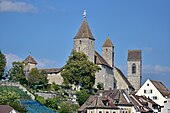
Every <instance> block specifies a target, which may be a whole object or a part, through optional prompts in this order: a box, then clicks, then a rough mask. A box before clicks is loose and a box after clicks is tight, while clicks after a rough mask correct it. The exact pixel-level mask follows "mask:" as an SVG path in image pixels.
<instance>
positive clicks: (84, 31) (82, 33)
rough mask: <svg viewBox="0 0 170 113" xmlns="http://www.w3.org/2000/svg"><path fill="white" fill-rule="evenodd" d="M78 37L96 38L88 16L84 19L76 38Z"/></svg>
mask: <svg viewBox="0 0 170 113" xmlns="http://www.w3.org/2000/svg"><path fill="white" fill-rule="evenodd" d="M78 38H89V39H92V40H95V39H94V37H93V35H92V32H91V30H90V27H89V25H88V23H87V20H86V18H84V20H83V22H82V24H81V26H80V29H79V31H78V33H77V34H76V36H75V38H74V39H78Z"/></svg>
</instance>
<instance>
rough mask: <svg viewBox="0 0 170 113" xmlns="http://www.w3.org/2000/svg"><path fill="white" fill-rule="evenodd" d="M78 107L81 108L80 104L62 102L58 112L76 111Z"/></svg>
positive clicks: (68, 112)
mask: <svg viewBox="0 0 170 113" xmlns="http://www.w3.org/2000/svg"><path fill="white" fill-rule="evenodd" d="M78 108H79V106H78V105H75V104H71V103H68V102H61V103H60V109H59V110H58V112H59V113H75V112H76V110H77V109H78Z"/></svg>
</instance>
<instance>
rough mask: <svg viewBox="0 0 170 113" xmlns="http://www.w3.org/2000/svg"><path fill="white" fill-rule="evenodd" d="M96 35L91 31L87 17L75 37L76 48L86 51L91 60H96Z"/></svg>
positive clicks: (76, 49)
mask: <svg viewBox="0 0 170 113" xmlns="http://www.w3.org/2000/svg"><path fill="white" fill-rule="evenodd" d="M94 41H95V39H94V37H93V35H92V33H91V30H90V28H89V25H88V23H87V20H86V17H85V18H84V20H83V22H82V24H81V26H80V29H79V31H78V33H77V34H76V36H75V38H74V50H75V51H77V52H84V53H85V54H86V55H87V56H88V59H89V60H90V61H91V62H94Z"/></svg>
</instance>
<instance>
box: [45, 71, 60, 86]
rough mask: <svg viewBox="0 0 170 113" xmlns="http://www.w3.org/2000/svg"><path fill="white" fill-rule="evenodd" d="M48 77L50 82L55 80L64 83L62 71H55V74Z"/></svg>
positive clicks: (57, 82)
mask: <svg viewBox="0 0 170 113" xmlns="http://www.w3.org/2000/svg"><path fill="white" fill-rule="evenodd" d="M47 79H48V80H49V81H48V83H49V84H52V83H53V82H54V83H56V84H58V85H62V83H63V77H62V76H61V73H57V74H55V73H53V74H48V76H47Z"/></svg>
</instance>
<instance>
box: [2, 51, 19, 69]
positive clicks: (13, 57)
mask: <svg viewBox="0 0 170 113" xmlns="http://www.w3.org/2000/svg"><path fill="white" fill-rule="evenodd" d="M5 56H6V60H7V68H8V69H9V68H11V66H12V62H14V61H22V58H20V57H18V56H17V55H14V54H12V53H9V54H5Z"/></svg>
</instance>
